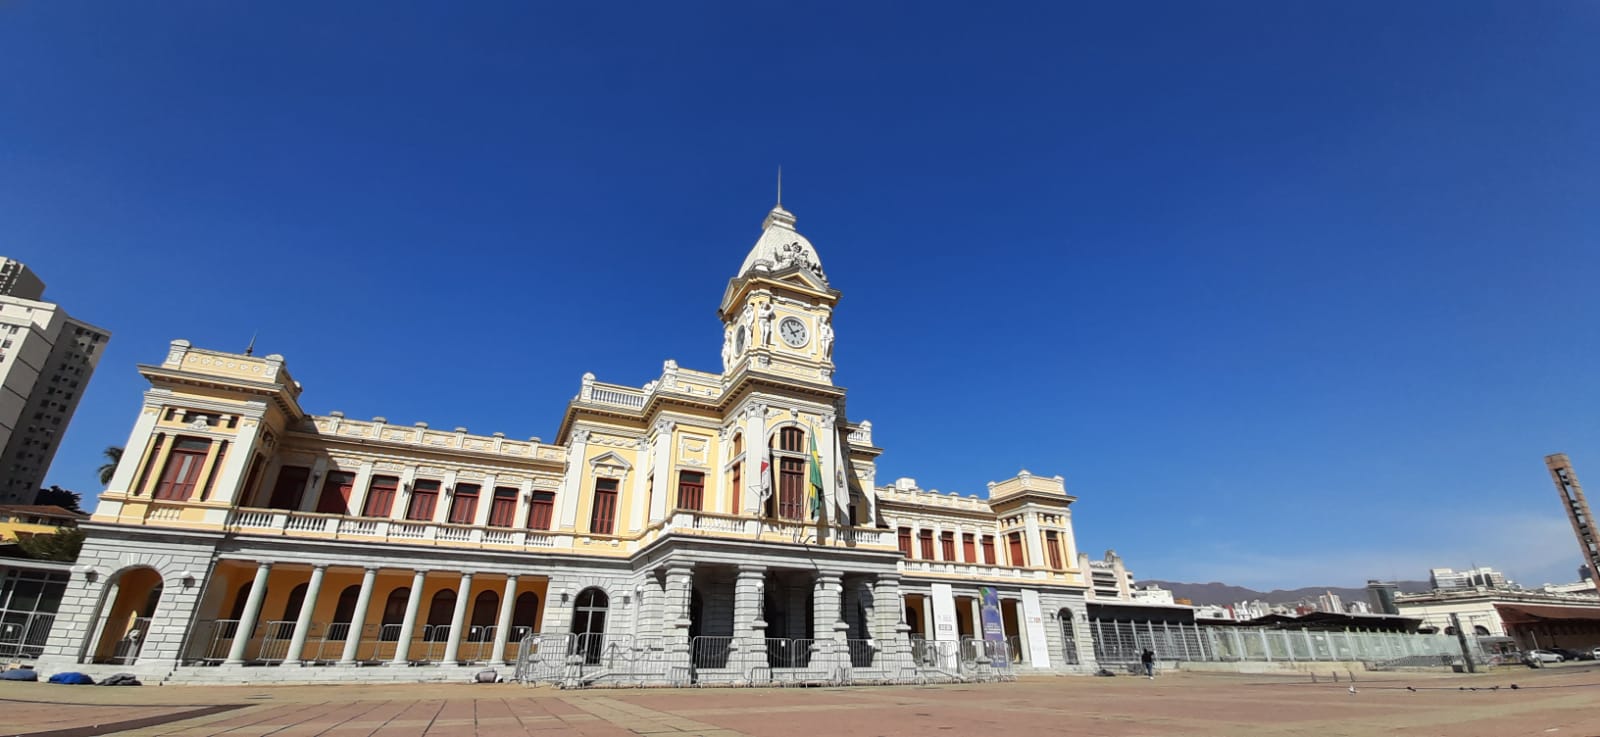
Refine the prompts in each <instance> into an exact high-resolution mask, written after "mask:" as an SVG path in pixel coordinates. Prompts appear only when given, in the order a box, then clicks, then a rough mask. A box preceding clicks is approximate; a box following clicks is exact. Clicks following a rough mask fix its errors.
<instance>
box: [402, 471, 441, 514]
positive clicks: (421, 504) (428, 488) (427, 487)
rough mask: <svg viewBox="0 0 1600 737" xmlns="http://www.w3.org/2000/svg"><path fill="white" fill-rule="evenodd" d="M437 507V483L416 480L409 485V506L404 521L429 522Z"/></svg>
mask: <svg viewBox="0 0 1600 737" xmlns="http://www.w3.org/2000/svg"><path fill="white" fill-rule="evenodd" d="M438 507H439V482H438V481H434V480H433V479H418V480H417V481H416V482H414V483H412V484H411V505H410V506H409V507H407V508H406V519H409V520H418V521H422V522H429V521H432V520H433V512H434V510H435V509H438Z"/></svg>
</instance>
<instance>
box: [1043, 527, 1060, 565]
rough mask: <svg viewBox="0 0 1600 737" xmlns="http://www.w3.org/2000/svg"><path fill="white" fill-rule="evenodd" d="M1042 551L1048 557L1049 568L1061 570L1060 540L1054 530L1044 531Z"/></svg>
mask: <svg viewBox="0 0 1600 737" xmlns="http://www.w3.org/2000/svg"><path fill="white" fill-rule="evenodd" d="M1044 550H1045V552H1046V553H1048V554H1049V555H1050V567H1051V568H1055V569H1057V570H1060V569H1061V539H1060V537H1059V536H1057V535H1056V531H1055V530H1045V531H1044Z"/></svg>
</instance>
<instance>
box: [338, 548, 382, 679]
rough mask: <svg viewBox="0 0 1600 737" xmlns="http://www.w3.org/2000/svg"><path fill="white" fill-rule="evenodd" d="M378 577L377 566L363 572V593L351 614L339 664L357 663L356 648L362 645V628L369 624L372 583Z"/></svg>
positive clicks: (357, 597) (359, 595)
mask: <svg viewBox="0 0 1600 737" xmlns="http://www.w3.org/2000/svg"><path fill="white" fill-rule="evenodd" d="M377 578H378V569H376V568H368V569H367V570H366V572H365V573H363V574H361V593H360V594H357V595H356V611H355V613H354V614H352V615H350V628H349V629H348V630H346V631H345V633H344V652H343V653H341V654H340V655H339V665H355V664H356V649H357V648H358V647H360V646H361V630H362V628H364V627H366V626H367V606H368V605H369V604H371V603H372V584H373V583H374V582H375V581H376V580H377Z"/></svg>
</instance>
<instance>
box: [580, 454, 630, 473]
mask: <svg viewBox="0 0 1600 737" xmlns="http://www.w3.org/2000/svg"><path fill="white" fill-rule="evenodd" d="M601 466H612V467H614V468H620V469H622V470H623V471H624V472H626V471H631V470H633V464H632V463H629V462H628V459H626V458H623V457H622V456H619V455H617V454H616V453H615V452H613V451H609V450H608V451H606V452H604V453H601V454H600V455H597V456H595V457H593V458H590V459H589V467H590V468H599V467H601Z"/></svg>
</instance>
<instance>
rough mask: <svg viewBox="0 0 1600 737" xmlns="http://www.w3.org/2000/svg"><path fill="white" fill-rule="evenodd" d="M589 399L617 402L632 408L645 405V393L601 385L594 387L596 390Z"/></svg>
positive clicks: (605, 402)
mask: <svg viewBox="0 0 1600 737" xmlns="http://www.w3.org/2000/svg"><path fill="white" fill-rule="evenodd" d="M589 399H590V400H591V401H594V402H598V403H600V404H615V405H618V406H622V407H628V408H630V409H639V408H641V407H643V406H644V395H643V394H632V393H629V392H621V391H617V390H615V389H607V388H605V387H599V386H597V387H595V388H594V391H593V392H592V393H591V394H590V395H589Z"/></svg>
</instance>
